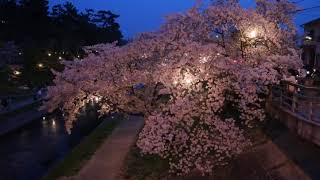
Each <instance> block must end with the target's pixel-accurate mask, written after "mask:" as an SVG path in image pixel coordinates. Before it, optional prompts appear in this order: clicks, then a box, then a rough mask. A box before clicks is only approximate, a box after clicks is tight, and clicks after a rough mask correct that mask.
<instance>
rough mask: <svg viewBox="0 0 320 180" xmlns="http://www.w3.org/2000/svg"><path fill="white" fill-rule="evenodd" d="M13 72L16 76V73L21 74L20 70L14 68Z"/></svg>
mask: <svg viewBox="0 0 320 180" xmlns="http://www.w3.org/2000/svg"><path fill="white" fill-rule="evenodd" d="M13 74H14V75H16V76H18V75H20V74H21V72H20V71H17V70H16V71H13Z"/></svg>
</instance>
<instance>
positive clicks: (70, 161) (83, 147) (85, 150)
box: [42, 116, 122, 180]
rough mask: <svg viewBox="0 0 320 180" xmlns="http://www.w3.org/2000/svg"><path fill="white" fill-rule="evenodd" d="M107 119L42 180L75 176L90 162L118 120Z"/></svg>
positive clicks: (118, 118)
mask: <svg viewBox="0 0 320 180" xmlns="http://www.w3.org/2000/svg"><path fill="white" fill-rule="evenodd" d="M121 118H122V117H121V116H119V117H117V118H115V119H112V120H111V119H110V120H109V119H108V120H105V121H104V122H102V124H100V125H99V126H98V127H97V128H96V129H95V130H94V131H93V132H92V133H91V134H90V135H89V136H87V137H86V138H85V139H84V140H83V141H82V142H81V143H80V144H79V145H78V146H77V147H75V148H74V149H73V150H72V151H71V152H70V153H69V154H68V155H67V156H66V157H65V158H64V159H63V160H62V161H61V162H60V163H59V164H58V165H57V166H56V167H54V168H53V169H52V170H51V171H50V172H49V173H48V174H47V175H46V176H44V177H43V178H42V180H54V179H58V178H59V177H64V176H67V177H70V176H74V175H76V174H77V172H79V171H80V169H81V168H82V167H83V166H84V165H85V164H86V162H87V161H88V160H90V158H91V156H92V155H93V154H94V153H95V151H96V150H97V149H98V148H99V147H100V146H101V145H102V143H103V142H104V141H105V139H106V138H107V137H108V136H109V135H110V134H111V133H112V131H113V129H114V128H115V127H116V126H117V124H118V123H119V121H120V119H121Z"/></svg>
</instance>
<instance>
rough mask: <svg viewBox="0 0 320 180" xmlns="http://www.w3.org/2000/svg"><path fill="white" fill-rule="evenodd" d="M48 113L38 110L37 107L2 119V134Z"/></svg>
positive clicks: (0, 130)
mask: <svg viewBox="0 0 320 180" xmlns="http://www.w3.org/2000/svg"><path fill="white" fill-rule="evenodd" d="M45 114H46V112H45V111H38V110H36V109H33V110H29V111H26V112H23V113H20V114H18V115H16V116H14V117H12V118H8V119H5V120H1V121H0V136H2V135H4V134H6V133H8V132H10V131H13V130H15V129H18V128H20V127H22V126H24V125H26V124H27V123H29V122H31V121H33V120H36V119H39V118H41V117H42V116H44V115H45Z"/></svg>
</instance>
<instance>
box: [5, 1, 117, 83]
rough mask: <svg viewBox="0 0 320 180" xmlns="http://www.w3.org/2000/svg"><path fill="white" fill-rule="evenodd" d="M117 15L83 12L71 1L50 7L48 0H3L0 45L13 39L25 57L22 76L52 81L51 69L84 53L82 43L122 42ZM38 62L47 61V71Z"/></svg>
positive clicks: (86, 44)
mask: <svg viewBox="0 0 320 180" xmlns="http://www.w3.org/2000/svg"><path fill="white" fill-rule="evenodd" d="M118 17H119V16H118V15H116V14H113V13H112V12H111V11H97V12H96V11H94V10H92V9H87V10H85V11H84V12H80V11H78V10H77V8H76V7H75V6H74V5H73V4H72V3H70V2H66V3H64V4H58V5H54V6H53V7H52V9H50V8H49V7H48V1H47V0H0V48H1V42H2V44H5V43H6V42H14V43H15V45H16V46H18V47H19V48H20V49H21V52H22V53H23V54H22V56H23V58H24V59H25V60H24V67H25V69H24V71H25V72H24V73H23V74H24V76H23V77H24V78H26V79H34V77H35V76H33V75H34V74H39V73H40V74H42V75H45V76H43V77H45V79H48V80H49V79H51V75H50V74H51V73H50V69H51V68H53V69H56V70H57V69H59V68H58V67H60V66H59V63H60V62H59V61H60V59H61V58H63V59H72V58H74V57H81V56H83V55H84V52H83V50H82V47H83V46H90V45H94V44H99V43H112V42H116V41H117V42H118V44H120V43H121V42H122V34H121V31H120V26H119V24H118V23H117V22H116V19H117V18H118ZM48 54H50V56H49V57H48ZM38 63H43V64H45V67H46V71H44V70H42V71H39V69H38V68H37V66H36V65H37V64H38ZM60 69H61V68H60ZM48 75H49V76H48ZM39 77H42V76H41V75H40V76H39ZM49 81H50V80H49Z"/></svg>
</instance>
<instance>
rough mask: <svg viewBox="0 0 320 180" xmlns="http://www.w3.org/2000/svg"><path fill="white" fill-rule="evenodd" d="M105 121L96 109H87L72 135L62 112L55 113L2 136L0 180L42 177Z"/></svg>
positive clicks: (0, 144) (80, 116)
mask: <svg viewBox="0 0 320 180" xmlns="http://www.w3.org/2000/svg"><path fill="white" fill-rule="evenodd" d="M101 122H102V120H101V119H99V118H98V114H97V112H96V109H95V108H87V111H86V112H82V113H81V115H79V118H78V121H77V122H76V123H75V126H74V128H73V129H72V134H67V133H66V130H65V127H64V126H65V119H64V117H63V116H62V115H61V113H53V114H49V115H46V118H45V119H43V118H42V117H41V118H38V119H36V120H34V121H31V122H30V123H28V124H26V125H25V126H23V127H22V128H19V129H17V130H14V131H12V133H7V134H5V135H3V136H0V147H3V148H0V177H1V178H0V179H41V178H42V177H43V176H44V175H45V174H46V173H47V172H48V170H49V169H52V168H53V167H54V166H55V165H56V164H57V163H58V162H59V161H61V160H62V159H63V158H64V157H65V156H66V155H67V154H68V153H69V152H70V151H72V149H73V148H75V147H76V146H77V145H78V144H80V143H81V142H82V141H83V140H84V138H85V137H87V136H88V135H89V134H90V133H91V132H92V131H93V130H94V129H95V128H96V127H97V126H99V124H100V123H101Z"/></svg>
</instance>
